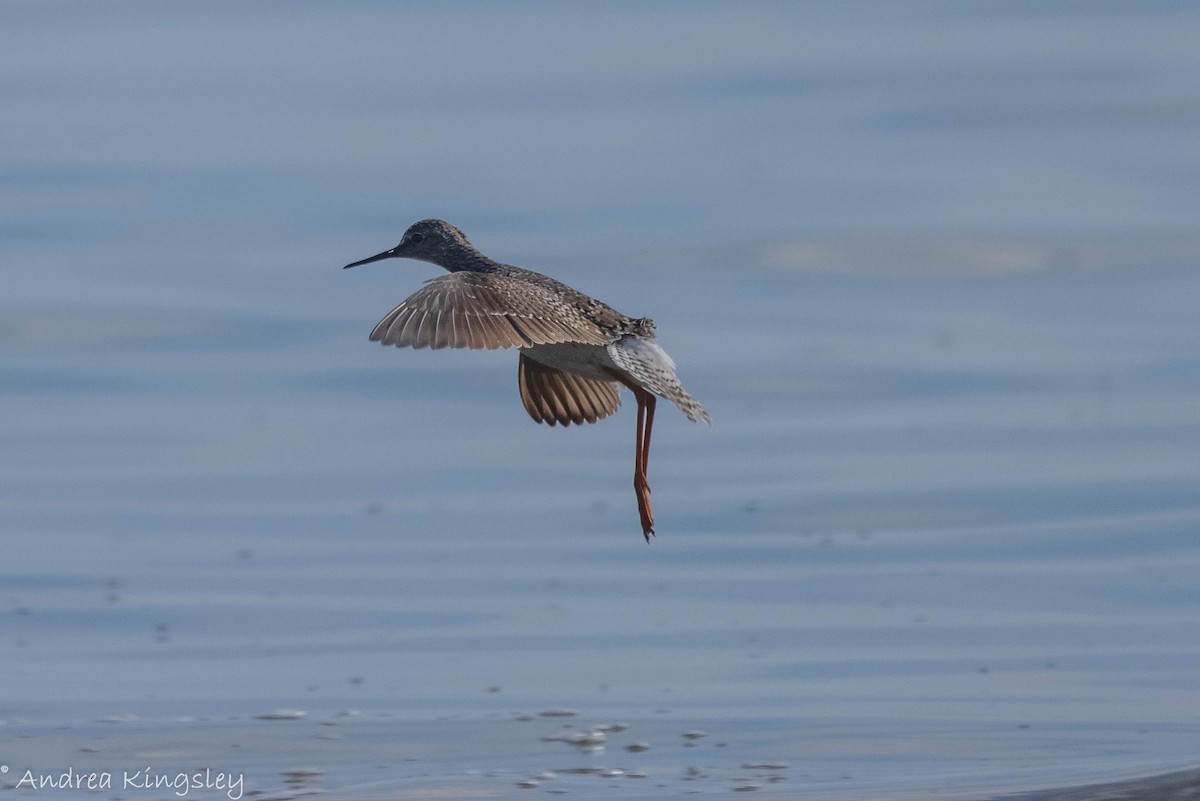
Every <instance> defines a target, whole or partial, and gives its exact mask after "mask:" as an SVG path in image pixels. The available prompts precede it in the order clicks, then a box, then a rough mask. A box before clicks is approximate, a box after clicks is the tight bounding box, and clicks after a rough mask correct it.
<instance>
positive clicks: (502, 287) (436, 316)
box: [346, 220, 709, 542]
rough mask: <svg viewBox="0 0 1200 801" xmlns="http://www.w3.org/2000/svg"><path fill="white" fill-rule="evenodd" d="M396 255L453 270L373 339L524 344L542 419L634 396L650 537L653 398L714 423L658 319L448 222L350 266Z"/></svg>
mask: <svg viewBox="0 0 1200 801" xmlns="http://www.w3.org/2000/svg"><path fill="white" fill-rule="evenodd" d="M394 258H407V259H419V260H421V261H428V262H432V263H433V264H436V265H438V266H439V267H442V268H445V269H446V270H449V271H450V274H449V275H443V276H441V277H439V278H434V279H431V280H429V281H427V282H426V283H425V286H423V287H422V288H421V289H419V290H417V291H416V292H414V293H413V294H412V295H411V296H410V297H409V298H408V299H407V300H405V301H404V302H403V303H401V304H400V305H399V306H397V307H396V308H394V309H392V310H391V311H390V312H388V313H387V315H385V316H384V318H383V319H382V320H380V321H379V324H378V325H376V326H375V330H373V331H372V332H371V341H373V342H379V343H382V344H384V345H395V346H397V347H402V348H403V347H412V348H435V349H436V348H474V349H481V348H486V349H488V350H492V349H495V348H519V349H520V359H519V361H518V363H517V386H518V388H519V389H520V393H521V402H522V403H524V404H525V411H527V412H529V416H530V417H532V418H533V419H534V420H535V421H537V422H539V423H549V424H550V425H555V424H556V423H558V424H562V425H564V426H567V425H570V424H571V423H575V424H576V425H582V424H583V423H594V422H596V421H597V420H602V419H604V418H605V417H608V416H609V415H610V414H612V413H613V412H615V411H616V410H617V407H618V406H620V405H621V400H620V398H619V397H618V396H617V385H618V384H623V385H624V386H626V387H628V388H629V390H630V391H631V392H633V397H634V398H636V399H637V404H638V415H637V445H636V448H635V452H634V465H633V488H634V493H635V494H636V495H637V503H638V514H639V516H640V517H641V523H642V535H643V536H645V538H646V541H647V542H649V541H650V535H651V534H653V533H654V515H653V513H652V512H651V511H650V486H649V484H647V482H646V465H647V463H648V462H649V459H650V432H651V430H652V429H653V427H654V406H655V403H656V401H657V398H656V397H655V396H656V395H661V396H662V397H664V398H666V399H667V400H669V401H671V402H672V403H674V404H675V405H676V406H678V407H679V410H680V411H681V412H683V413H684V414H685V415H687V418H688V419H689V420H691V421H692V422H694V423H695V422H699V421H700V420H703V421H705V422H706V423H707V422H709V417H708V412H706V411H704V408H703V407H702V406H701V405H700V404H699V403H698V402H697V401H696V399H695V398H693V397H692V396H691V395H689V394H688V392H687V390H685V389H684V388H683V385H682V384H680V383H679V379H678V378H677V377H676V375H675V362H674V361H672V360H671V357H670V356H668V355H667V352H666V351H664V350H663V349H662V348H661V347H659V346H658V343H657V342H655V341H654V321H653V320H651V319H649V318H648V317H640V318H634V317H626V316H625V315H623V314H621V313H620V312H618V311H616V310H615V309H613V308H611V307H609V306H607V305H605V304H603V303H601V302H600V301H598V300H596V299H595V298H592V297H588V296H587V295H585V294H583V293H582V292H578V291H576V290H574V289H572V288H571V287H569V286H567V285H566V284H563V283H561V282H559V281H555V280H554V279H553V278H549V277H548V276H545V275H542V274H541V273H535V272H533V271H532V270H525V269H522V268H520V267H513V266H512V265H509V264H501V263H500V262H497V261H494V260H492V259H490V258H488V257H487V256H485V255H483V254H482V253H480V252H479V251H478V250H476V249H475V248H474V247H473V246H472V245H471V243H470V242H468V241H467V237H466V236H465V235H464V234H463V232H462V231H460V230H458V229H457V228H455V227H454V226H453V225H451V224H450V223H448V222H445V221H443V220H422V221H420V222H418V223H415V224H413V225H412V226H411V227H410V228H409V229H408V230H407V231H405V232H404V237H403V238H402V239H401V240H400V244H398V245H396V247H394V248H392V249H391V250H385V251H384V252H383V253H379V254H376V255H374V256H372V257H370V258H369V259H363V260H362V261H356V262H354V263H353V264H347V265H346V269H348V268H350V267H357V266H358V265H360V264H369V263H370V262H373V261H380V260H381V259H394Z"/></svg>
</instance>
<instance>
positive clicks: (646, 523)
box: [633, 475, 654, 542]
mask: <svg viewBox="0 0 1200 801" xmlns="http://www.w3.org/2000/svg"><path fill="white" fill-rule="evenodd" d="M633 491H634V494H635V495H637V502H638V517H640V518H641V521H642V536H643V537H645V538H646V542H649V541H650V537H651V536H653V534H654V512H653V511H651V509H650V485H649V484H647V483H646V479H645V478H643V477H642V476H640V475H638V476H634V479H633Z"/></svg>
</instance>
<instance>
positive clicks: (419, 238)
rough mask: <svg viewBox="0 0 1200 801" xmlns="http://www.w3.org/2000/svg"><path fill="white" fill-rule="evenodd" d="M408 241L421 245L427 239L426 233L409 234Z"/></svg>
mask: <svg viewBox="0 0 1200 801" xmlns="http://www.w3.org/2000/svg"><path fill="white" fill-rule="evenodd" d="M408 241H409V242H412V243H413V244H414V245H419V244H421V243H422V242H424V241H425V234H409V235H408Z"/></svg>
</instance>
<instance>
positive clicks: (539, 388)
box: [517, 353, 621, 426]
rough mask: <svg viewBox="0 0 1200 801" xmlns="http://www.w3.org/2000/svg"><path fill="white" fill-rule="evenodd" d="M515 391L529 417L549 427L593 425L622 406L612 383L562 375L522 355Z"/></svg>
mask: <svg viewBox="0 0 1200 801" xmlns="http://www.w3.org/2000/svg"><path fill="white" fill-rule="evenodd" d="M517 387H518V389H519V390H520V393H521V402H522V403H523V404H524V405H525V411H527V412H529V416H530V417H532V418H533V419H534V420H535V421H536V422H539V423H549V424H550V425H556V424H561V425H564V426H567V425H570V424H572V423H574V424H575V425H583V424H584V423H594V422H596V421H597V420H603V419H604V418H605V417H608V416H609V415H610V414H612V413H613V412H615V411H616V410H617V407H618V406H620V405H621V398H620V396H619V395H618V394H617V383H616V382H615V381H597V380H594V379H590V378H583V377H582V376H578V375H574V374H572V373H564V372H562V371H561V370H556V369H554V368H553V367H548V366H546V365H544V364H542V363H541V362H538V361H534V360H533V359H530V358H529V357H527V356H526V355H525V354H524V353H522V354H521V358H520V360H519V362H518V364H517Z"/></svg>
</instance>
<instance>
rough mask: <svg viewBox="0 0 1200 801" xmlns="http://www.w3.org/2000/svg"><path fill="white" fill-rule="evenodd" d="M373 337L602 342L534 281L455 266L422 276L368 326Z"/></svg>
mask: <svg viewBox="0 0 1200 801" xmlns="http://www.w3.org/2000/svg"><path fill="white" fill-rule="evenodd" d="M371 341H372V342H381V343H383V344H384V345H396V346H397V347H412V348H434V349H437V348H473V349H484V348H486V349H488V350H493V349H495V348H521V347H529V346H530V345H546V344H552V343H555V342H582V343H585V344H589V345H606V344H607V343H608V341H609V338H607V337H605V336H604V333H603V331H601V330H600V328H599V327H598V326H597V325H596V323H595V322H593V321H592V320H590V319H588V318H587V317H585V316H584V315H583V314H581V313H580V312H579V311H578V310H577V309H575V308H573V307H571V306H569V305H567V304H564V303H562V301H561V300H557V299H556V296H555V294H554V293H553V292H550V291H548V290H547V289H545V288H543V287H539V286H538V285H537V284H532V283H529V282H527V281H521V280H518V279H514V278H510V277H508V276H504V275H496V274H493V273H473V272H454V273H450V274H449V275H443V276H440V277H438V278H434V279H432V280H430V281H427V282H425V285H424V286H423V287H421V288H420V289H419V290H417V291H416V292H414V293H413V294H412V296H411V297H409V298H408V300H406V301H404V302H403V303H401V304H400V305H399V306H397V307H396V308H394V309H392V310H391V311H390V312H388V313H387V315H386V316H385V317H384V318H383V319H382V320H380V321H379V324H378V325H376V326H375V330H374V331H372V332H371Z"/></svg>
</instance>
